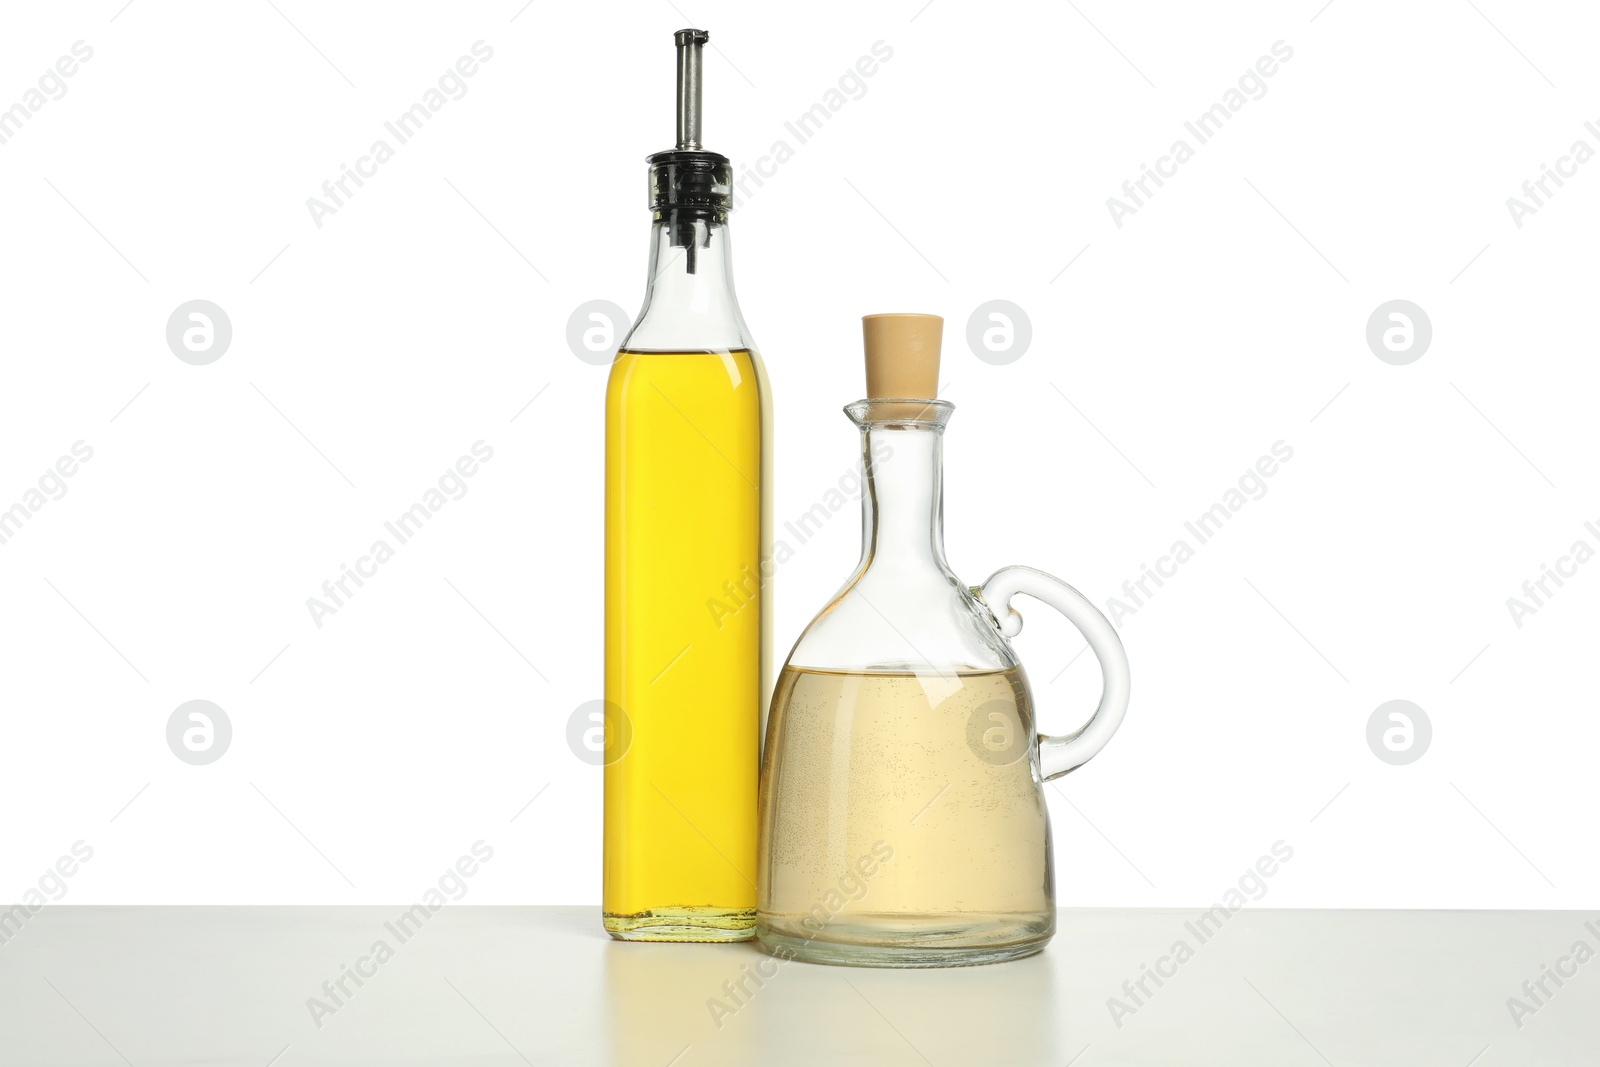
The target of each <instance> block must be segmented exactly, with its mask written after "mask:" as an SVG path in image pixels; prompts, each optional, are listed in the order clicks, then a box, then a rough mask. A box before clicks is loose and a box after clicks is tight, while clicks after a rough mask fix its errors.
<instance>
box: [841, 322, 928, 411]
mask: <svg viewBox="0 0 1600 1067" xmlns="http://www.w3.org/2000/svg"><path fill="white" fill-rule="evenodd" d="M861 336H862V340H863V341H864V342H865V343H866V348H867V398H868V399H870V400H879V399H889V398H894V399H911V400H935V399H938V396H939V344H940V341H941V339H942V338H943V336H944V319H942V318H940V317H939V316H938V315H866V316H863V317H862V319H861Z"/></svg>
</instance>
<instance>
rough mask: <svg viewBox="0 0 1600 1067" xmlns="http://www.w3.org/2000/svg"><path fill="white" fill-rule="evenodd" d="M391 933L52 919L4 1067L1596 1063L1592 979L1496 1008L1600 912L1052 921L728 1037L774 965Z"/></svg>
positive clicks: (6, 1020)
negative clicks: (379, 950)
mask: <svg viewBox="0 0 1600 1067" xmlns="http://www.w3.org/2000/svg"><path fill="white" fill-rule="evenodd" d="M403 910H404V909H403V907H401V906H395V907H302V908H290V907H254V908H252V907H213V908H203V907H169V908H144V907H138V908H112V907H74V906H56V907H46V908H45V909H43V910H42V911H40V912H39V913H38V914H36V915H35V916H34V917H33V918H32V919H31V920H30V921H29V922H28V923H27V925H26V926H25V927H24V928H23V929H22V930H21V932H20V933H18V934H17V935H16V936H14V937H12V938H11V939H10V940H9V941H8V942H7V943H5V944H4V945H0V1063H4V1064H8V1065H9V1064H18V1065H27V1067H49V1065H57V1064H72V1065H80V1064H81V1065H102V1064H103V1065H107V1067H115V1065H117V1064H134V1065H138V1067H143V1065H146V1064H152V1065H153V1064H171V1065H179V1064H182V1065H243V1067H266V1065H267V1064H275V1065H276V1067H303V1065H311V1064H407V1065H421V1064H429V1065H433V1064H437V1065H444V1064H450V1065H484V1067H489V1065H507V1067H511V1065H516V1064H540V1065H543V1064H562V1065H565V1064H626V1065H629V1067H668V1065H672V1067H699V1065H704V1064H739V1065H753V1064H761V1065H765V1064H777V1065H781V1064H872V1065H874V1067H887V1065H898V1064H907V1065H913V1067H915V1065H928V1064H931V1065H934V1067H945V1065H952V1067H953V1065H956V1064H982V1065H994V1064H1056V1065H1062V1067H1064V1065H1067V1064H1073V1065H1074V1067H1111V1065H1113V1064H1117V1065H1121V1064H1139V1065H1166V1064H1218V1065H1228V1067H1242V1065H1272V1067H1279V1065H1283V1067H1296V1065H1305V1067H1318V1065H1333V1067H1358V1065H1369V1064H1384V1065H1396V1067H1400V1065H1404V1067H1468V1065H1469V1064H1470V1065H1471V1067H1501V1065H1512V1064H1517V1065H1538V1067H1565V1065H1568V1064H1572V1065H1578V1064H1586V1065H1593V1064H1600V959H1594V960H1590V961H1588V962H1587V963H1586V964H1584V965H1582V966H1579V967H1578V968H1577V973H1576V975H1575V976H1573V977H1571V978H1567V979H1564V982H1565V984H1564V985H1563V986H1561V987H1560V988H1557V987H1556V986H1555V985H1554V984H1553V983H1550V982H1549V980H1548V979H1547V980H1546V985H1547V988H1549V989H1550V990H1551V991H1552V992H1553V996H1551V997H1549V998H1548V999H1546V1000H1545V1003H1544V1004H1543V1005H1542V1006H1540V1007H1539V1008H1538V1010H1537V1011H1536V1012H1535V1013H1534V1014H1532V1015H1529V1016H1526V1017H1525V1018H1523V1019H1522V1020H1521V1022H1522V1025H1521V1026H1520V1027H1519V1026H1518V1025H1517V1024H1516V1023H1515V1022H1514V1021H1513V1020H1512V1017H1511V1013H1510V1011H1509V1010H1508V1008H1507V1003H1506V1002H1507V998H1508V997H1512V996H1521V995H1522V984H1523V982H1524V981H1526V980H1530V979H1532V980H1537V979H1538V978H1539V976H1540V972H1541V969H1542V967H1543V966H1544V965H1551V966H1554V965H1555V964H1556V962H1557V960H1558V959H1559V958H1560V957H1562V956H1564V955H1566V954H1567V953H1568V952H1569V951H1570V950H1571V948H1572V946H1573V945H1574V943H1575V942H1577V941H1579V940H1583V941H1586V942H1587V943H1588V944H1589V945H1590V946H1591V947H1592V948H1594V949H1596V950H1600V937H1597V936H1596V935H1595V933H1593V932H1592V931H1590V930H1588V929H1586V928H1585V925H1584V924H1585V923H1586V922H1592V923H1594V926H1595V928H1596V929H1600V912H1597V913H1593V914H1584V913H1574V912H1394V911H1272V910H1257V911H1252V910H1245V911H1242V912H1239V913H1238V914H1236V915H1234V916H1233V917H1232V918H1231V919H1229V920H1228V921H1227V923H1226V925H1225V926H1224V927H1223V929H1222V930H1221V931H1220V932H1218V933H1217V934H1216V935H1215V936H1214V937H1213V938H1211V939H1210V940H1208V941H1207V942H1205V943H1204V944H1201V943H1199V942H1198V941H1197V939H1196V938H1195V936H1194V935H1193V934H1192V933H1191V932H1189V931H1188V930H1187V929H1186V928H1185V925H1184V924H1185V922H1186V921H1192V920H1193V919H1195V918H1196V914H1197V913H1196V912H1195V911H1184V910H1174V911H1167V910H1064V911H1062V913H1061V924H1060V927H1061V928H1060V931H1059V932H1058V933H1057V935H1056V938H1055V940H1054V941H1053V942H1052V943H1051V945H1050V947H1049V948H1048V949H1046V950H1045V952H1044V953H1043V954H1041V955H1038V956H1034V957H1032V958H1030V959H1026V960H1020V961H1016V962H1012V963H1004V964H997V965H992V966H987V967H969V968H959V969H953V970H940V971H904V970H899V971H896V970H865V969H858V968H838V967H825V966H818V965H812V964H804V963H784V964H783V965H782V966H781V968H779V969H778V970H777V973H776V974H775V975H774V976H773V977H772V978H770V979H767V980H766V982H765V985H764V986H762V987H760V988H759V989H757V990H756V991H755V993H754V995H753V996H751V997H749V998H748V1000H747V1002H746V1003H745V1004H744V1005H743V1006H742V1007H740V1008H739V1010H737V1011H736V1012H734V1013H733V1014H732V1015H729V1016H727V1017H725V1018H723V1019H722V1020H721V1026H720V1027H719V1026H718V1025H717V1023H716V1022H714V1021H713V1018H712V1012H711V1009H710V1007H709V1006H708V1001H709V1000H710V998H713V997H721V998H722V999H723V1001H724V1003H725V1004H727V1005H728V1006H729V1007H733V1006H734V1003H733V1001H732V1000H731V999H729V998H728V997H727V994H726V993H725V992H724V990H723V983H724V982H726V981H730V980H737V979H738V978H739V977H740V976H741V969H742V968H743V967H744V966H746V965H749V966H751V967H752V968H753V967H755V966H756V965H757V964H762V963H763V962H764V961H765V962H764V966H765V967H767V968H769V969H770V968H772V967H774V966H776V964H777V961H775V960H772V959H771V957H766V956H763V955H761V954H759V952H758V951H757V950H756V949H755V948H754V947H752V946H750V945H717V946H713V945H658V944H622V943H618V942H613V941H611V940H610V939H609V938H607V937H606V936H605V935H604V934H603V933H602V931H601V930H600V922H599V913H598V911H597V910H596V909H593V908H509V907H475V906H470V905H449V906H446V907H445V908H444V909H442V910H441V911H439V912H438V913H437V914H435V915H434V916H433V917H432V918H430V919H429V920H428V921H427V922H426V924H424V925H423V927H422V929H421V930H420V931H417V932H416V933H415V934H414V935H413V936H412V937H411V938H410V939H409V940H408V941H405V942H404V943H400V942H399V940H398V939H397V938H396V937H395V936H394V934H393V933H392V932H390V931H389V930H388V929H387V928H386V927H385V923H389V922H393V921H394V920H395V919H397V917H398V916H399V915H400V913H401V912H402V911H403ZM1180 938H1181V939H1183V940H1185V941H1187V942H1188V943H1189V944H1190V946H1191V947H1193V948H1194V950H1195V951H1194V956H1193V958H1192V959H1189V960H1187V961H1186V962H1184V963H1183V964H1181V965H1180V966H1177V968H1176V970H1177V973H1176V975H1175V976H1174V977H1172V978H1168V979H1165V980H1164V985H1163V986H1161V987H1160V988H1156V987H1155V986H1154V984H1153V983H1151V982H1150V981H1149V980H1148V979H1147V980H1146V986H1147V988H1149V989H1151V990H1152V991H1153V993H1154V995H1153V996H1151V997H1149V998H1148V999H1146V1000H1145V1003H1144V1004H1143V1005H1142V1006H1140V1007H1139V1008H1138V1010H1137V1011H1136V1013H1135V1014H1133V1015H1131V1016H1127V1017H1125V1018H1123V1019H1122V1020H1121V1026H1120V1027H1119V1026H1118V1025H1116V1023H1114V1022H1113V1020H1112V1016H1111V1013H1110V1011H1109V1010H1108V1007H1107V999H1108V998H1110V997H1112V996H1119V997H1124V999H1126V997H1125V995H1124V994H1123V993H1122V989H1121V987H1122V983H1123V982H1124V980H1127V979H1135V980H1136V979H1137V978H1138V977H1139V975H1140V973H1141V965H1143V964H1153V963H1154V962H1155V961H1156V960H1157V958H1158V957H1160V956H1162V955H1164V954H1166V953H1167V951H1168V950H1169V949H1170V948H1171V946H1172V945H1173V943H1174V942H1175V941H1176V940H1178V939H1180ZM379 939H383V940H385V941H387V942H388V943H389V944H390V945H391V946H392V947H393V948H394V956H393V958H392V959H389V960H387V961H386V962H384V963H382V964H381V965H376V966H375V968H374V966H373V965H367V966H366V969H368V970H373V969H375V970H376V973H375V974H374V975H373V976H372V977H371V978H368V979H364V982H365V984H364V985H363V986H361V987H359V988H357V987H356V986H355V985H354V984H353V983H350V982H349V981H348V980H347V981H346V985H347V988H349V989H351V990H353V995H352V996H350V997H349V998H348V999H347V1000H346V1001H345V1003H344V1005H343V1006H342V1007H339V1008H338V1010H337V1011H335V1012H334V1013H333V1014H332V1015H331V1016H327V1017H325V1018H324V1019H323V1020H322V1026H321V1027H320V1028H319V1027H318V1026H317V1025H316V1024H315V1023H314V1022H313V1021H312V1015H311V1011H310V1010H309V1008H308V1007H307V999H308V998H309V997H312V996H321V995H322V984H323V982H324V981H325V980H328V979H331V978H336V977H338V976H339V974H340V971H341V965H344V964H354V963H355V962H356V961H357V959H358V958H359V957H361V956H363V955H364V954H365V953H367V952H368V951H369V949H370V948H371V947H372V945H373V943H374V942H376V941H378V940H379ZM1571 967H1572V965H1571V964H1568V965H1567V969H1569V970H1570V969H1571ZM1166 969H1168V970H1169V971H1170V970H1172V969H1173V968H1172V966H1171V965H1168V966H1167V968H1166ZM747 988H755V987H754V985H753V983H749V982H747ZM329 1003H330V1004H331V1001H330V1002H329ZM1129 1003H1131V1001H1129Z"/></svg>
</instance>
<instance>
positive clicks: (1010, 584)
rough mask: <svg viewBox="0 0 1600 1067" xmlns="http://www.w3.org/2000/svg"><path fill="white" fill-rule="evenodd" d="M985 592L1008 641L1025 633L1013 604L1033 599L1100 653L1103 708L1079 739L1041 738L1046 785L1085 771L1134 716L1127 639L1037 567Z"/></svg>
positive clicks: (994, 581) (997, 581)
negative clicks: (1054, 612) (1060, 616)
mask: <svg viewBox="0 0 1600 1067" xmlns="http://www.w3.org/2000/svg"><path fill="white" fill-rule="evenodd" d="M980 592H981V594H982V597H983V600H984V603H986V604H987V605H989V610H990V611H992V612H993V613H994V616H995V621H996V623H997V624H998V625H999V627H1000V632H1001V633H1002V634H1004V635H1005V636H1007V637H1015V636H1016V635H1017V634H1019V633H1021V632H1022V616H1021V615H1019V614H1017V612H1016V611H1014V610H1013V609H1012V607H1011V598H1012V597H1014V596H1016V595H1017V594H1018V593H1027V594H1028V595H1029V596H1032V597H1037V598H1038V599H1040V600H1042V601H1044V602H1045V603H1046V604H1049V605H1050V606H1051V607H1053V608H1055V609H1056V610H1057V611H1059V612H1061V614H1063V615H1065V616H1066V617H1067V618H1068V619H1069V620H1071V622H1072V624H1073V625H1074V626H1076V627H1077V628H1078V629H1079V630H1080V631H1082V633H1083V636H1084V638H1085V639H1086V640H1087V641H1088V642H1089V647H1090V648H1092V649H1094V654H1095V658H1097V659H1098V660H1099V661H1100V674H1101V676H1102V677H1103V678H1104V688H1103V689H1102V690H1101V692H1100V706H1099V707H1097V708H1095V710H1094V714H1093V715H1091V716H1090V717H1089V721H1088V722H1086V723H1084V724H1083V726H1081V727H1079V729H1078V730H1077V731H1076V732H1075V733H1070V734H1063V735H1061V736H1059V737H1051V736H1047V735H1045V734H1042V733H1041V734H1040V735H1039V767H1040V770H1041V772H1042V773H1043V774H1044V780H1045V781H1047V782H1048V781H1049V780H1050V779H1052V778H1059V777H1061V776H1062V775H1063V774H1066V773H1067V772H1068V771H1070V770H1073V769H1075V768H1078V767H1081V766H1083V765H1084V764H1085V763H1087V762H1089V760H1090V759H1091V758H1093V757H1094V755H1095V754H1096V753H1097V752H1099V751H1100V750H1101V749H1102V748H1104V747H1105V744H1106V742H1107V741H1109V740H1111V735H1112V734H1114V733H1116V732H1117V727H1119V726H1121V725H1122V717H1123V715H1124V714H1125V713H1126V712H1127V710H1128V655H1127V653H1126V652H1124V651H1123V649H1122V639H1121V638H1120V637H1118V636H1117V631H1116V630H1115V629H1114V628H1113V627H1112V625H1111V623H1110V622H1109V621H1108V620H1107V619H1106V617H1105V616H1104V615H1102V614H1100V611H1099V609H1098V608H1096V607H1095V606H1094V605H1093V604H1091V603H1089V600H1088V598H1087V597H1085V596H1084V595H1083V594H1082V593H1080V592H1078V591H1077V590H1076V589H1074V588H1072V586H1070V585H1068V584H1067V583H1066V582H1063V581H1062V580H1061V579H1059V578H1054V577H1051V576H1050V575H1048V574H1046V573H1045V572H1044V571H1039V570H1034V569H1033V568H1032V567H1005V568H1002V569H1001V570H998V571H995V572H994V573H993V574H991V575H990V576H989V580H988V581H986V582H984V583H983V588H982V589H981V590H980Z"/></svg>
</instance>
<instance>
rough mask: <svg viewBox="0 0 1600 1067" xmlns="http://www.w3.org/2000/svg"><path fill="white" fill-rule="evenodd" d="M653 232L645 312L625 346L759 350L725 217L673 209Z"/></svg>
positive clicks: (654, 349)
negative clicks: (737, 282)
mask: <svg viewBox="0 0 1600 1067" xmlns="http://www.w3.org/2000/svg"><path fill="white" fill-rule="evenodd" d="M659 216H660V217H658V218H657V220H656V222H655V224H654V226H652V228H651V231H650V275H649V278H648V280H647V281H646V283H645V295H644V308H643V309H642V310H641V311H640V312H639V318H638V321H637V322H635V323H634V326H633V329H632V330H631V331H630V332H629V334H628V337H627V339H626V340H625V341H624V342H623V344H622V347H623V348H625V349H633V350H650V351H658V352H662V351H685V352H695V351H704V350H707V349H711V350H734V349H741V348H753V347H754V345H752V344H751V342H750V335H749V330H748V329H747V328H746V327H745V324H744V317H743V316H742V315H740V313H739V302H738V299H737V298H736V297H735V296H734V291H733V257H732V255H731V252H730V248H729V243H728V223H727V221H726V219H725V218H719V217H717V215H715V214H712V213H707V212H694V211H687V210H667V211H662V212H660V213H659Z"/></svg>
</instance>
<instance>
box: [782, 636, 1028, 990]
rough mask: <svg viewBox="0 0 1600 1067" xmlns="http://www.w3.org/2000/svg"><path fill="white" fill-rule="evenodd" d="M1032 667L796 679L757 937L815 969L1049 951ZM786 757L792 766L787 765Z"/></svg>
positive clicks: (785, 717)
mask: <svg viewBox="0 0 1600 1067" xmlns="http://www.w3.org/2000/svg"><path fill="white" fill-rule="evenodd" d="M994 723H1007V724H1009V727H1008V732H1007V737H1013V736H1014V737H1019V738H1025V739H1026V738H1031V737H1032V732H1033V711H1032V708H1031V707H1030V705H1029V701H1028V688H1027V683H1026V681H1025V680H1024V678H1023V675H1022V671H1021V668H1016V667H1013V668H1011V669H1009V670H998V671H960V672H953V673H948V674H936V673H924V674H912V673H900V672H888V671H884V672H877V671H861V672H856V671H821V670H810V669H798V668H794V667H786V668H784V670H783V673H782V674H781V675H779V677H778V684H777V689H776V691H775V692H774V694H773V698H772V717H771V719H770V721H769V722H768V724H767V728H768V731H769V737H768V743H767V754H766V758H767V765H766V767H765V770H764V773H765V775H766V778H767V781H766V789H765V792H764V793H763V796H762V807H763V810H762V820H763V826H764V834H763V836H762V841H761V857H760V863H761V865H762V868H763V870H762V873H763V876H764V879H763V883H762V899H761V901H760V913H759V921H760V932H761V938H762V940H763V942H766V943H768V945H769V947H772V948H777V949H785V950H787V951H790V952H794V953H795V954H797V955H799V956H800V958H802V959H819V960H824V961H827V962H839V963H869V962H870V963H890V964H895V965H900V966H918V965H936V964H948V963H963V962H984V961H985V960H986V959H1001V958H1008V957H1010V956H1014V955H1021V954H1026V952H1028V951H1037V949H1038V947H1041V946H1042V945H1043V944H1044V942H1045V941H1047V940H1049V937H1050V934H1051V933H1052V932H1053V931H1054V927H1055V908H1054V905H1053V900H1052V896H1053V894H1052V885H1051V874H1050V824H1049V814H1048V812H1047V810H1046V808H1045V802H1044V797H1043V795H1042V793H1041V791H1040V787H1039V783H1038V781H1037V779H1036V778H1035V777H1034V768H1033V764H1032V759H1031V741H1025V742H1023V743H1022V747H1021V748H1020V749H1011V750H1010V752H1011V753H1012V754H1008V755H1005V756H1004V757H1003V758H1001V757H997V756H994V755H991V754H988V753H987V751H986V750H985V749H984V748H983V746H982V745H981V744H978V747H974V745H975V740H974V738H975V737H977V738H979V739H980V740H981V738H982V737H983V730H985V729H986V728H989V727H990V726H991V725H992V724H994ZM780 756H781V759H780V758H779V757H780Z"/></svg>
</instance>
